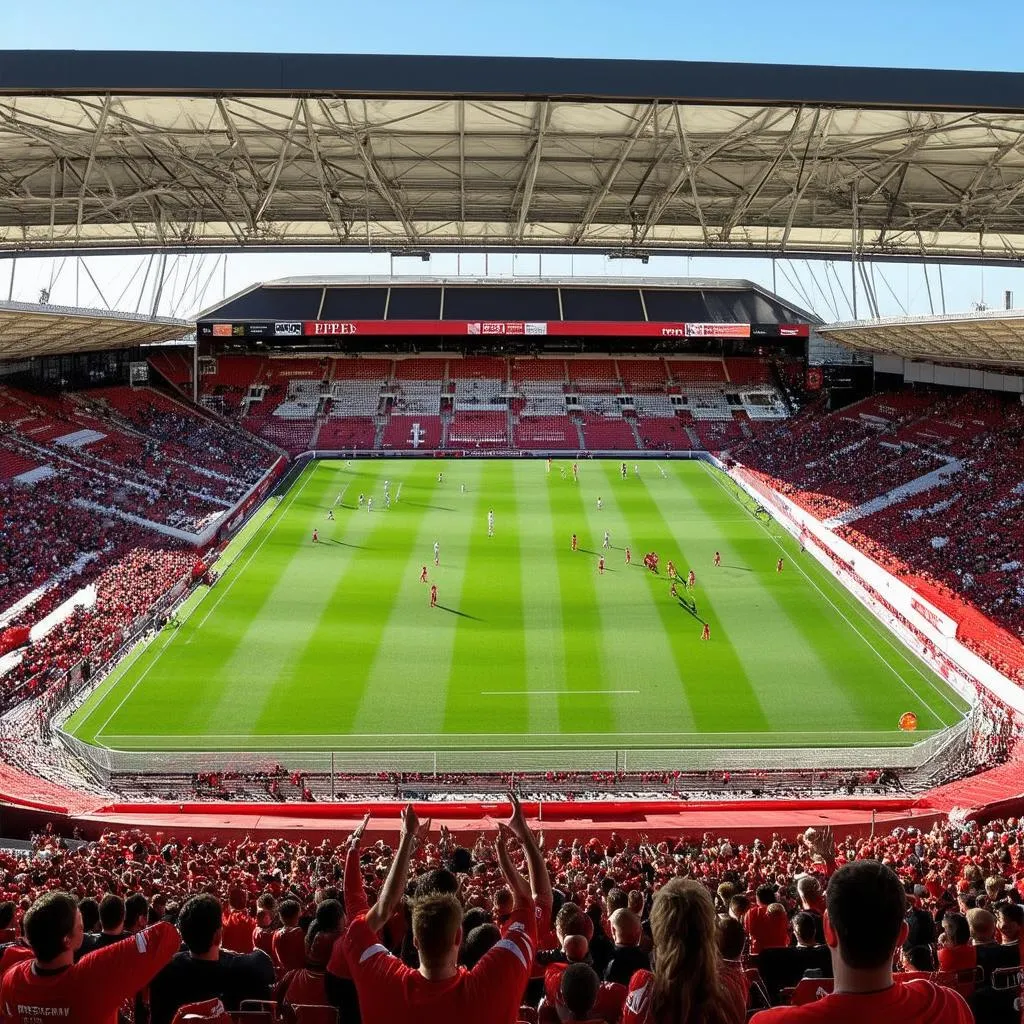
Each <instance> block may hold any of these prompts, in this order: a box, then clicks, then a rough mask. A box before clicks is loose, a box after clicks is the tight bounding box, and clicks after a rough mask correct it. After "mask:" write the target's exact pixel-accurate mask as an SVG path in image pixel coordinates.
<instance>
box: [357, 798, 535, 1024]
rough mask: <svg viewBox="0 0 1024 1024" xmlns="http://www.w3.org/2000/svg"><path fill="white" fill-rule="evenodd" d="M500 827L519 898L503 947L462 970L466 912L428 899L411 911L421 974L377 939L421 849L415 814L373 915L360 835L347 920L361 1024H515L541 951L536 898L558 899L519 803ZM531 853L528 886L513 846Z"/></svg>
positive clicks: (502, 851) (509, 877) (505, 866)
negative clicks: (416, 849) (537, 949)
mask: <svg viewBox="0 0 1024 1024" xmlns="http://www.w3.org/2000/svg"><path fill="white" fill-rule="evenodd" d="M512 806H513V814H512V820H511V822H510V823H509V824H508V825H501V826H500V827H499V833H498V840H497V843H496V844H495V848H496V851H497V855H498V863H499V865H500V867H501V870H502V873H503V875H504V876H505V881H506V883H507V885H508V886H509V888H510V889H511V890H512V893H513V900H514V902H513V911H512V914H511V916H510V919H509V922H508V923H507V927H506V929H505V931H504V938H502V939H501V940H500V941H499V942H497V943H496V944H495V945H494V946H492V947H491V949H490V950H488V951H487V952H486V953H485V954H484V955H483V957H482V958H481V959H480V960H479V961H478V962H477V964H476V965H475V966H474V967H473V969H472V970H466V968H464V967H460V966H459V965H458V956H459V947H460V945H461V943H462V913H463V911H462V905H461V904H460V903H459V901H458V899H457V898H456V897H455V896H453V895H451V894H449V893H430V894H428V895H426V896H424V897H421V898H419V899H416V900H415V901H414V902H413V904H412V933H413V944H414V945H415V947H416V950H417V951H418V953H419V959H420V968H419V970H418V971H415V970H413V969H412V968H410V967H406V966H405V964H403V963H402V962H401V961H400V960H398V959H397V958H396V957H393V956H391V954H390V953H388V951H387V949H386V948H385V947H384V946H383V945H381V944H380V942H379V941H378V933H379V931H380V929H381V928H382V927H383V926H384V923H385V922H386V921H387V920H388V918H389V917H390V916H391V913H392V911H393V910H394V909H395V907H397V906H398V903H399V900H400V899H401V897H402V892H403V890H404V888H405V884H406V876H407V875H408V870H409V861H410V859H411V858H412V854H413V847H414V846H415V843H416V838H417V836H416V833H417V830H418V827H419V825H418V821H417V818H416V813H415V811H414V810H413V808H412V806H411V805H410V806H408V807H406V809H405V811H404V812H403V814H402V837H401V841H400V843H399V847H398V852H397V854H396V856H395V859H394V860H393V861H392V864H391V869H390V871H389V872H388V876H387V878H386V879H385V881H384V885H383V887H382V889H381V892H380V896H379V897H378V899H377V902H376V904H375V905H374V906H373V907H367V905H366V904H367V901H366V893H365V890H364V888H363V880H362V875H361V874H360V871H359V839H358V836H353V839H352V842H351V843H350V846H349V852H348V859H347V861H346V865H345V912H346V914H347V915H348V917H349V920H350V921H351V924H350V925H349V927H348V930H347V931H346V933H345V937H344V947H345V952H346V955H347V957H348V962H349V964H350V966H351V968H352V979H353V981H354V982H355V986H356V990H357V992H358V993H359V1005H360V1007H361V1009H362V1020H363V1024H393V1022H395V1021H404V1020H418V1021H421V1022H423V1024H433V1022H435V1021H436V1022H438V1024H442V1022H443V1024H452V1022H454V1021H458V1022H459V1024H513V1022H514V1021H515V1020H516V1019H517V1014H518V1009H519V1002H520V998H521V997H522V995H523V990H524V989H525V987H526V982H527V978H528V977H529V974H530V965H531V964H532V962H533V956H534V949H535V946H536V934H537V932H536V927H537V926H536V911H535V906H534V899H533V896H532V895H531V889H532V892H533V893H534V894H536V895H537V896H539V897H541V898H542V900H544V901H545V902H547V901H549V900H550V898H551V897H550V888H551V882H550V880H549V878H548V874H547V868H546V866H545V863H544V856H543V854H542V853H541V851H540V848H539V847H538V845H537V842H536V840H535V839H534V836H533V833H532V832H531V831H530V829H529V827H528V826H527V824H526V819H525V818H524V817H523V812H522V808H521V807H520V806H519V802H518V800H516V798H515V797H512ZM513 836H514V837H515V838H517V839H518V840H519V842H520V844H521V845H522V847H523V850H524V852H525V854H526V860H527V865H528V868H529V875H530V881H529V882H527V880H526V879H525V878H523V877H522V875H520V874H519V872H518V871H517V870H516V868H515V867H514V865H513V863H512V858H511V855H510V853H509V851H508V843H509V840H510V838H512V837H513Z"/></svg>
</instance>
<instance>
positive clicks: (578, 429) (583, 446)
mask: <svg viewBox="0 0 1024 1024" xmlns="http://www.w3.org/2000/svg"><path fill="white" fill-rule="evenodd" d="M569 422H570V423H572V425H573V427H574V428H575V430H576V438H577V440H578V441H579V448H580V451H581V452H582V451H586V448H587V442H586V439H585V438H584V436H583V424H582V423H581V422H580V421H579V420H578V419H577V418H576V417H575V416H570V417H569Z"/></svg>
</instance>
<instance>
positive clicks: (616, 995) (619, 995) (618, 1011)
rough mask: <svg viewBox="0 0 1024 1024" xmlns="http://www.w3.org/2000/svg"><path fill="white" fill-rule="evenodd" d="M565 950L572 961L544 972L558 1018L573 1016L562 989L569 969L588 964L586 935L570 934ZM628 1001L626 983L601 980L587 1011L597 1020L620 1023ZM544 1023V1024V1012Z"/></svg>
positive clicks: (549, 1001)
mask: <svg viewBox="0 0 1024 1024" xmlns="http://www.w3.org/2000/svg"><path fill="white" fill-rule="evenodd" d="M562 951H563V952H564V953H565V955H566V958H567V959H568V963H564V964H561V963H559V964H551V965H550V966H549V967H548V968H547V970H546V971H545V972H544V998H545V999H546V1000H547V1005H548V1007H549V1008H550V1010H551V1012H552V1014H554V1019H556V1020H566V1019H570V1018H569V1012H570V1011H569V1006H568V1004H567V1003H566V1000H565V994H564V992H563V990H562V982H563V979H564V977H565V973H566V971H567V970H568V969H569V968H570V967H572V966H573V965H574V964H585V963H586V959H587V956H588V955H589V952H590V950H589V946H588V944H587V939H586V936H584V935H569V936H567V937H566V939H565V941H564V942H563V943H562ZM596 977H597V976H596V975H595V978H596ZM625 1002H626V986H625V985H617V984H615V983H614V982H609V981H601V980H600V979H598V984H597V986H596V991H595V993H594V997H593V999H592V1000H591V1002H590V1003H589V1005H588V1006H587V1012H588V1013H589V1015H590V1016H591V1017H592V1018H594V1019H595V1020H600V1021H604V1022H605V1024H617V1022H618V1020H619V1018H620V1017H621V1016H622V1007H623V1006H624V1005H625ZM541 1024H544V1018H543V1015H542V1021H541Z"/></svg>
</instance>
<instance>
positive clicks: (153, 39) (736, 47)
mask: <svg viewBox="0 0 1024 1024" xmlns="http://www.w3.org/2000/svg"><path fill="white" fill-rule="evenodd" d="M11 8H12V9H11V11H9V12H7V13H6V14H5V17H4V27H3V33H2V35H0V45H2V46H4V47H11V48H18V49H20V48H33V49H47V48H69V49H156V50H173V49H180V50H265V51H289V50H290V51H297V52H300V53H305V52H311V51H320V52H338V53H346V52H349V53H351V52H356V53H469V54H509V55H526V56H552V57H633V58H662V59H667V60H680V59H684V60H738V61H757V62H763V63H768V62H773V63H786V62H792V63H814V64H857V65H870V66H876V67H883V66H891V65H898V66H901V67H904V66H906V67H950V68H974V69H979V70H1006V71H1014V70H1018V69H1019V68H1020V66H1021V59H1020V55H1021V40H1022V38H1024V5H1021V4H1016V3H1012V2H1006V0H1001V2H996V0H976V2H974V3H971V4H969V5H968V4H965V3H963V2H952V0H931V2H925V0H887V2H883V0H860V2H858V3H855V4H850V3H823V2H821V0H815V2H811V0H807V2H788V3H785V2H775V3H765V2H760V0H732V2H728V3H692V2H687V0H676V2H672V0H631V2H629V3H612V2H609V0H589V2H580V0H546V2H545V0H518V2H515V3H493V2H492V3H488V2H486V0H484V2H479V0H478V2H472V0H433V2H431V3H424V2H422V0H419V2H417V0H390V2H388V3H385V4H375V3H366V2H365V0H361V2H358V3H353V2H349V0H289V2H287V3H285V2H282V0H175V2H174V3H144V2H127V0H95V2H93V3H82V2H81V0H48V2H47V3H46V4H45V5H44V6H43V7H42V8H36V9H34V8H33V7H32V6H31V5H29V4H22V3H12V4H11ZM36 11H38V12H39V16H38V17H37V16H35V15H36ZM12 15H13V16H12Z"/></svg>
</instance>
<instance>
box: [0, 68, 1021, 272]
mask: <svg viewBox="0 0 1024 1024" xmlns="http://www.w3.org/2000/svg"><path fill="white" fill-rule="evenodd" d="M759 97H760V98H759ZM319 246H333V247H339V248H346V249H366V248H368V247H370V248H378V249H381V248H383V249H391V250H395V249H402V248H408V247H414V248H422V249H428V250H435V251H436V250H439V249H443V248H464V249H471V248H486V249H490V250H496V249H503V248H519V249H540V250H553V249H554V250H557V249H563V248H570V247H575V248H583V249H592V250H600V251H609V252H611V251H622V250H637V251H643V252H648V251H658V250H668V251H688V252H727V253H747V252H750V253H777V254H791V255H834V256H842V255H844V254H850V253H851V251H853V250H855V251H856V252H857V254H859V255H861V256H864V257H871V258H885V257H895V256H909V257H912V258H918V257H942V258H954V259H971V260H977V259H985V260H999V259H1020V258H1021V256H1022V254H1024V75H1011V74H982V73H963V72H928V71H892V70H884V69H883V70H878V69H842V68H786V67H772V66H757V65H696V64H686V63H671V62H630V61H554V60H528V59H519V60H516V59H497V58H480V59H477V58H412V57H365V56H357V57H341V56H339V57H311V56H304V55H289V56H274V55H259V54H248V55H241V54H137V53H126V54H81V53H77V54H54V53H41V54H10V53H8V54H3V53H0V251H3V250H5V249H6V250H8V251H25V250H46V251H55V250H56V251H59V250H82V249H92V250H99V249H107V250H124V249H129V250H131V249H153V248H168V247H171V248H184V249H189V250H194V249H201V248H218V247H230V248H239V247H248V248H253V249H259V248H272V247H291V248H303V247H319Z"/></svg>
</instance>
